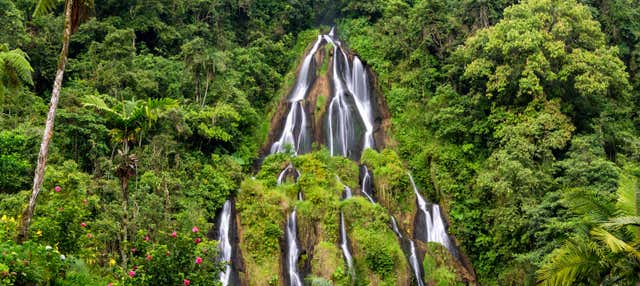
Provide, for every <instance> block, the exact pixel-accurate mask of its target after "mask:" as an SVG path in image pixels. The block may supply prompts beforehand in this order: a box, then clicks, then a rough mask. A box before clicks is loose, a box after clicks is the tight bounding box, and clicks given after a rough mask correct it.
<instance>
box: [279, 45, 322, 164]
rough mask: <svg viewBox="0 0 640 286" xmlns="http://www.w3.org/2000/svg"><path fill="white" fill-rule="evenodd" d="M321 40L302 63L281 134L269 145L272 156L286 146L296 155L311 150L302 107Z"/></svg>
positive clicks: (311, 79) (282, 150)
mask: <svg viewBox="0 0 640 286" xmlns="http://www.w3.org/2000/svg"><path fill="white" fill-rule="evenodd" d="M323 38H324V37H323V36H318V39H317V40H316V42H315V43H314V44H313V47H312V48H311V50H310V51H309V54H307V56H306V57H305V58H304V60H303V61H302V67H301V68H300V73H299V74H298V77H297V79H296V83H295V86H294V87H293V90H292V91H291V94H290V95H289V100H288V101H289V103H290V107H289V113H288V114H287V118H286V120H285V123H284V126H283V127H282V134H281V135H280V138H279V139H278V141H276V142H274V143H273V145H271V153H272V154H273V153H279V152H284V151H286V150H287V146H291V148H293V152H294V154H296V155H297V154H299V153H305V152H308V151H309V150H310V148H311V134H310V132H309V130H308V129H309V122H308V119H307V114H306V111H305V107H304V99H305V97H306V96H307V93H308V92H309V88H310V87H311V85H312V83H313V80H314V78H315V66H314V65H313V64H312V63H313V60H314V56H315V54H316V52H317V51H318V48H319V47H320V44H321V43H322V39H323Z"/></svg>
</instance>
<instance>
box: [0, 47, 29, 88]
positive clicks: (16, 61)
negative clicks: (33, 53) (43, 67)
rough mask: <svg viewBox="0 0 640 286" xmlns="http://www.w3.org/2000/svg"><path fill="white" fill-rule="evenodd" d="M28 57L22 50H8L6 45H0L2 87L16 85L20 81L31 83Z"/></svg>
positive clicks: (0, 83)
mask: <svg viewBox="0 0 640 286" xmlns="http://www.w3.org/2000/svg"><path fill="white" fill-rule="evenodd" d="M28 59H29V56H28V55H27V54H26V53H25V52H23V51H22V50H20V49H15V50H9V49H8V48H7V46H6V45H0V79H1V81H0V85H2V87H4V88H14V87H17V86H19V84H20V83H21V82H22V83H27V84H29V85H33V79H32V78H31V73H32V72H33V68H32V67H31V64H29V60H28Z"/></svg>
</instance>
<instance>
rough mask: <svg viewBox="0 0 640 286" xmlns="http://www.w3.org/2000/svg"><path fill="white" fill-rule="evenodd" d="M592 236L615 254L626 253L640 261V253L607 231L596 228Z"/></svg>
mask: <svg viewBox="0 0 640 286" xmlns="http://www.w3.org/2000/svg"><path fill="white" fill-rule="evenodd" d="M591 235H593V237H594V238H595V239H597V240H599V241H601V242H602V243H603V244H605V245H606V246H607V247H608V248H609V249H610V250H611V252H613V253H618V252H624V253H626V254H628V255H630V256H632V257H634V258H636V259H638V261H640V252H639V251H638V250H636V249H635V248H634V247H633V246H631V245H629V244H628V243H627V242H625V241H624V240H622V239H620V238H618V237H617V236H615V235H613V234H612V233H610V232H608V231H607V230H606V229H604V228H601V227H596V228H594V229H592V230H591Z"/></svg>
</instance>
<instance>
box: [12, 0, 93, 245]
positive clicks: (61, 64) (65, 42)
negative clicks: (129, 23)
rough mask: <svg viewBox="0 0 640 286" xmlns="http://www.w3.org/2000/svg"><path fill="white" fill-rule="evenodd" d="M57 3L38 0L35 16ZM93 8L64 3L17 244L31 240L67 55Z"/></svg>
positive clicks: (88, 3) (84, 1)
mask: <svg viewBox="0 0 640 286" xmlns="http://www.w3.org/2000/svg"><path fill="white" fill-rule="evenodd" d="M57 3H58V1H56V0H39V1H38V3H37V4H36V9H35V11H34V16H37V15H42V14H46V13H49V12H51V11H52V10H53V9H54V8H55V6H56V4H57ZM92 7H93V0H65V7H64V31H63V33H62V50H61V51H60V56H59V58H58V68H57V70H56V77H55V80H54V81H53V89H52V90H51V103H50V105H49V113H47V120H46V122H45V127H44V133H43V135H42V143H41V144H40V152H39V153H38V163H37V165H36V170H35V174H34V176H33V188H32V190H31V198H29V204H28V205H27V208H26V209H25V211H24V212H23V214H22V219H21V221H20V231H19V232H18V237H17V241H18V242H23V241H25V240H27V239H28V238H29V225H30V224H31V218H32V217H33V213H34V211H35V208H36V199H37V198H38V194H40V190H41V189H42V181H43V179H44V169H45V166H46V164H47V156H48V155H49V143H50V142H51V137H53V123H54V119H55V117H56V109H57V107H58V99H59V97H60V90H61V89H62V79H63V77H64V69H65V66H66V64H67V55H68V53H69V40H70V39H71V34H72V33H73V32H75V31H76V30H77V29H78V26H79V25H80V22H81V21H83V20H85V19H86V18H87V16H88V13H87V12H88V11H89V10H90V8H92Z"/></svg>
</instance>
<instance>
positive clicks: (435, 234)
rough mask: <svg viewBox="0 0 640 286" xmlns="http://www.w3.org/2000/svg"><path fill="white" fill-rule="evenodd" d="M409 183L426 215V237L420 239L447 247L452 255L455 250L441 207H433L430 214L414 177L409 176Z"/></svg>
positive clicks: (421, 209)
mask: <svg viewBox="0 0 640 286" xmlns="http://www.w3.org/2000/svg"><path fill="white" fill-rule="evenodd" d="M409 181H410V182H411V187H413V192H414V193H415V194H416V198H417V200H418V208H419V209H420V211H421V212H422V214H423V215H424V220H425V221H424V227H425V231H426V235H424V234H423V235H422V237H419V238H420V239H421V240H422V241H425V242H428V241H429V242H437V243H440V244H442V245H444V247H446V248H447V249H448V250H449V251H450V252H451V253H455V250H453V249H452V244H451V240H450V238H449V235H448V234H447V230H446V228H445V226H444V220H443V219H442V215H441V213H440V206H439V205H438V204H433V205H432V211H431V212H429V210H428V209H427V202H426V201H425V199H424V198H423V197H422V195H420V192H419V191H418V188H417V187H416V183H415V182H414V181H413V176H411V174H409Z"/></svg>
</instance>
